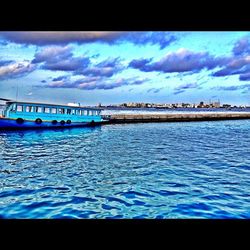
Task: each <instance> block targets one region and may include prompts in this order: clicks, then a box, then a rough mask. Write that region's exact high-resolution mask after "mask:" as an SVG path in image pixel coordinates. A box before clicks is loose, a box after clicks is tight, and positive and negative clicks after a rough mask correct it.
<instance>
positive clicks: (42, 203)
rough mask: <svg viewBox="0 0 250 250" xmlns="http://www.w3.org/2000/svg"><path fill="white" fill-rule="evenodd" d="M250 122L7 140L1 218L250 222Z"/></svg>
mask: <svg viewBox="0 0 250 250" xmlns="http://www.w3.org/2000/svg"><path fill="white" fill-rule="evenodd" d="M249 132H250V121H249V120H244V121H243V120H242V121H241V120H239V121H219V122H189V123H147V124H123V125H106V126H102V127H86V128H71V129H64V130H61V129H58V130H34V131H32V130H30V131H19V132H15V131H12V132H0V152H1V153H0V217H3V218H250V213H249V208H250V207H249V204H250V196H249V187H250V179H249V178H248V177H249V174H250V156H249V155H250V154H249V152H248V147H249V141H250V140H249V139H250V138H249V134H250V133H249Z"/></svg>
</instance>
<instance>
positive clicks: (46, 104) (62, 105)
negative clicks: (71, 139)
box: [6, 100, 103, 110]
mask: <svg viewBox="0 0 250 250" xmlns="http://www.w3.org/2000/svg"><path fill="white" fill-rule="evenodd" d="M6 103H8V104H11V103H16V104H28V105H29V104H31V105H42V106H54V107H67V108H79V109H91V110H103V109H102V108H98V107H96V108H95V107H87V106H73V105H66V104H53V103H40V102H22V101H12V100H8V101H7V102H6Z"/></svg>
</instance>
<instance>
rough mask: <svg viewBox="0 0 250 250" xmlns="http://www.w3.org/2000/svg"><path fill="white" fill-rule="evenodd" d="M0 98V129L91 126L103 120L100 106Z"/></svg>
mask: <svg viewBox="0 0 250 250" xmlns="http://www.w3.org/2000/svg"><path fill="white" fill-rule="evenodd" d="M0 100H2V101H5V105H3V111H2V114H0V129H28V128H62V127H79V126H88V125H91V126H93V125H98V124H101V123H102V122H103V121H104V120H103V119H102V116H101V110H102V109H100V108H92V107H83V106H80V105H78V106H76V105H58V104H46V103H33V102H20V101H13V100H8V99H3V98H1V99H0Z"/></svg>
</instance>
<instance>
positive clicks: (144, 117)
mask: <svg viewBox="0 0 250 250" xmlns="http://www.w3.org/2000/svg"><path fill="white" fill-rule="evenodd" d="M108 117H109V121H106V122H104V124H116V123H140V122H143V123H144V122H193V121H216V120H236V119H250V112H230V113H229V112H227V113H219V112H217V113H212V112H211V113H180V114H177V113H175V114H141V115H138V114H119V115H110V116H108Z"/></svg>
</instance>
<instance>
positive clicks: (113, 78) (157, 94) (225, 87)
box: [0, 32, 250, 105]
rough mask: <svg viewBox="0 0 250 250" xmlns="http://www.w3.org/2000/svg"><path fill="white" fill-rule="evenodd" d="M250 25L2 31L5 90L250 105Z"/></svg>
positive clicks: (0, 84) (99, 99) (65, 97)
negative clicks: (239, 28) (249, 28)
mask: <svg viewBox="0 0 250 250" xmlns="http://www.w3.org/2000/svg"><path fill="white" fill-rule="evenodd" d="M249 81H250V33H249V32H0V92H1V97H3V98H10V99H15V98H16V97H17V90H18V99H19V100H26V101H39V102H58V103H68V102H81V103H83V104H86V105H96V104H98V103H102V104H103V105H109V104H117V103H126V102H145V103H146V102H149V103H181V102H183V103H185V102H188V103H199V102H200V101H201V100H212V101H215V100H218V99H220V101H221V103H229V104H232V105H249V104H250V98H249V90H250V83H249Z"/></svg>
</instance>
